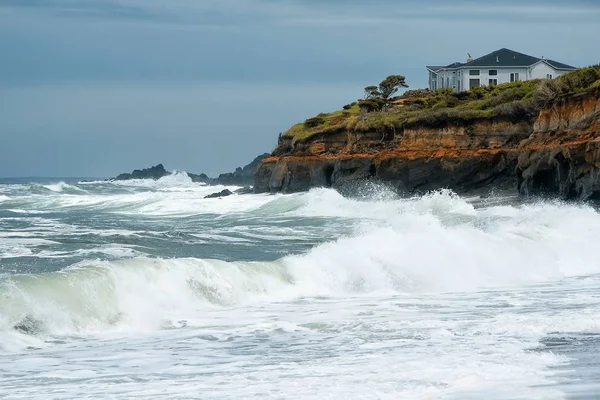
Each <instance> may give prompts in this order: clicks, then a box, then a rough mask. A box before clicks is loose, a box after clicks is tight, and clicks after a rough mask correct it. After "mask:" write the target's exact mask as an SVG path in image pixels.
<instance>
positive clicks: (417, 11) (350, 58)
mask: <svg viewBox="0 0 600 400" xmlns="http://www.w3.org/2000/svg"><path fill="white" fill-rule="evenodd" d="M599 13H600V2H595V1H572V2H569V3H566V2H562V1H561V2H559V1H541V0H537V1H536V0H533V1H529V2H527V3H526V4H523V3H522V2H518V1H516V0H515V1H503V2H494V3H491V2H489V3H488V2H482V1H477V2H474V1H453V2H448V1H441V0H429V1H418V2H417V1H415V2H407V1H405V2H399V1H397V0H370V1H368V2H367V1H364V0H362V1H355V0H347V1H341V0H328V1H321V0H318V1H317V0H172V1H166V0H89V1H75V0H0V54H2V55H3V58H2V63H0V90H1V91H2V92H1V95H0V103H2V104H0V105H1V107H0V121H1V122H0V124H1V125H0V135H2V138H3V140H4V138H5V137H7V136H8V137H10V138H11V139H12V141H9V142H3V146H2V148H0V150H2V151H4V153H2V154H0V158H1V162H2V163H1V164H0V175H6V174H9V175H10V174H25V172H21V173H20V172H19V171H27V172H26V173H27V174H35V168H36V167H37V168H39V169H40V173H42V172H43V173H47V174H50V175H52V174H61V175H63V174H65V173H66V172H68V171H69V168H71V169H72V170H73V172H72V174H73V175H79V174H83V173H84V172H85V174H93V175H104V174H113V173H116V172H118V171H115V170H114V169H111V168H113V166H114V168H117V167H118V169H119V170H122V169H130V168H133V167H137V166H142V165H132V164H143V165H147V164H148V163H152V162H159V161H164V162H166V163H167V164H168V165H169V166H170V167H171V168H183V169H191V170H194V171H202V170H204V171H207V172H219V171H223V170H226V169H229V168H231V167H234V166H236V165H237V164H241V163H242V160H246V159H250V158H252V156H254V155H255V153H259V152H262V151H268V150H270V149H271V148H272V145H273V144H274V143H275V140H276V135H277V133H278V132H279V131H281V130H285V129H286V127H288V126H290V125H291V124H293V123H295V122H297V121H299V120H302V119H304V118H306V117H308V116H310V115H311V114H313V113H316V112H318V111H321V110H327V109H335V108H338V107H339V106H341V105H342V104H344V103H346V102H350V101H352V100H353V99H355V98H356V97H358V96H360V94H361V88H362V87H364V86H366V85H367V84H373V83H377V82H378V81H379V80H381V78H383V77H384V76H386V75H388V74H391V73H401V74H403V75H406V77H407V81H408V83H409V84H410V85H411V87H422V86H424V85H425V84H426V79H427V74H426V71H425V69H424V65H427V64H447V63H450V62H453V61H458V60H461V59H462V58H464V57H465V56H466V53H467V52H469V53H471V54H472V55H474V56H480V55H484V54H486V53H488V52H490V51H493V50H496V49H498V48H501V47H508V48H512V49H514V50H517V51H521V52H524V53H528V54H532V55H536V56H546V57H549V58H552V59H556V60H558V61H562V62H565V63H568V64H573V65H579V66H583V65H588V64H592V63H596V62H598V61H600V60H598V56H597V54H594V52H591V51H589V49H595V48H597V47H598V46H597V38H598V37H599V36H600V25H599V24H598V23H597V21H598V20H600V14H599ZM103 88H106V89H103ZM236 88H237V89H236ZM336 91H337V92H336ZM263 92H265V93H269V95H268V96H263V95H262V94H263ZM83 105H86V106H85V107H83ZM116 105H119V106H118V107H116ZM113 106H115V107H116V108H114V107H113ZM111 107H113V108H111ZM103 110H104V111H103ZM109 111H110V112H109ZM232 115H233V116H234V117H233V118H232V117H231V116H232ZM239 121H242V122H243V125H240V123H239ZM144 138H148V141H144ZM161 138H167V139H169V140H167V141H165V140H163V139H161ZM26 140H29V142H27V141H26ZM5 143H10V144H11V146H12V147H10V146H9V147H7V146H6V144H5ZM232 143H236V144H238V143H239V146H237V145H236V146H233V145H232ZM90 146H91V147H90ZM92 147H94V148H99V149H103V150H102V151H103V153H101V154H100V155H98V154H95V153H94V152H93V151H90V150H89V149H90V148H92ZM7 148H8V149H10V150H6V149H7ZM34 148H35V149H38V150H36V152H34V151H33V150H31V151H29V150H24V149H34ZM133 149H135V151H133ZM45 151H46V152H48V155H46V156H44V152H45ZM222 152H225V153H226V155H224V156H219V157H215V154H221V153H222ZM225 153H223V154H225ZM32 154H35V157H34V158H30V159H28V158H27V157H29V156H30V155H32ZM78 154H86V156H85V157H83V156H79V155H78ZM178 154H179V156H180V157H179V158H178ZM161 155H162V156H161ZM32 157H33V156H32ZM26 160H29V161H26ZM32 160H33V161H32ZM36 160H39V161H36ZM44 160H46V161H45V165H44V167H43V168H42V167H39V166H36V165H35V162H39V163H44ZM91 160H96V161H94V163H92V161H91ZM236 160H240V161H239V162H236ZM50 161H52V162H50ZM108 161H110V163H109V164H110V166H111V167H107V166H106V165H108V164H107V163H108ZM16 165H19V167H18V168H13V167H11V166H16ZM32 168H33V169H32ZM5 171H10V173H9V172H5Z"/></svg>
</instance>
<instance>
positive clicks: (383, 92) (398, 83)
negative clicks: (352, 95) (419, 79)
mask: <svg viewBox="0 0 600 400" xmlns="http://www.w3.org/2000/svg"><path fill="white" fill-rule="evenodd" d="M370 87H371V86H367V88H370ZM400 87H405V88H407V87H408V85H407V84H406V82H405V77H404V76H402V75H390V76H388V77H387V78H385V79H384V80H383V81H381V83H380V84H379V91H378V93H379V94H380V96H381V98H382V99H384V100H386V101H387V100H388V99H389V98H390V96H391V95H393V94H394V93H396V92H397V91H398V89H399V88H400ZM367 88H365V91H366V89H367Z"/></svg>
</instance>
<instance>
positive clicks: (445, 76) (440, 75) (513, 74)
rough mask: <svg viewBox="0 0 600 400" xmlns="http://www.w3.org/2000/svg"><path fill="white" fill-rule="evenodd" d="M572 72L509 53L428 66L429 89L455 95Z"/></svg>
mask: <svg viewBox="0 0 600 400" xmlns="http://www.w3.org/2000/svg"><path fill="white" fill-rule="evenodd" d="M574 69H576V68H575V67H572V66H570V65H567V64H563V63H560V62H557V61H553V60H548V59H546V58H537V57H533V56H528V55H527V54H523V53H518V52H516V51H512V50H509V49H500V50H496V51H494V52H492V53H490V54H487V55H485V56H483V57H479V58H476V59H475V60H473V59H472V58H471V56H470V55H469V58H468V59H467V62H466V63H460V62H455V63H452V64H450V65H446V66H427V70H428V71H429V89H431V90H436V89H440V88H452V89H453V90H454V91H455V92H462V91H464V90H469V89H472V88H474V87H478V86H483V85H497V84H500V83H506V82H514V81H526V80H529V79H551V78H555V77H557V76H559V75H561V74H564V73H565V72H568V71H572V70H574Z"/></svg>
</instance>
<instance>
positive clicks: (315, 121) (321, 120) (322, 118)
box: [304, 114, 325, 128]
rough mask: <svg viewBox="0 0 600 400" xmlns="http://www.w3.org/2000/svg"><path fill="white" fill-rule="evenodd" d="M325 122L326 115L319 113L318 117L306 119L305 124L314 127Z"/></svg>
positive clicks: (307, 126)
mask: <svg viewBox="0 0 600 400" xmlns="http://www.w3.org/2000/svg"><path fill="white" fill-rule="evenodd" d="M324 123H325V115H324V114H319V115H317V116H316V117H312V118H309V119H307V120H306V121H304V126H305V127H306V128H314V127H316V126H319V125H323V124H324Z"/></svg>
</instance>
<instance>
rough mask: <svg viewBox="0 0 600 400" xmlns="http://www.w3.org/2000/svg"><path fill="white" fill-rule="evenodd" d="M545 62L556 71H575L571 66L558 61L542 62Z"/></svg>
mask: <svg viewBox="0 0 600 400" xmlns="http://www.w3.org/2000/svg"><path fill="white" fill-rule="evenodd" d="M544 61H546V62H547V63H548V64H550V65H552V66H553V67H554V68H556V69H576V68H575V67H573V66H572V65H569V64H563V63H561V62H558V61H554V60H547V59H546V60H544Z"/></svg>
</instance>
